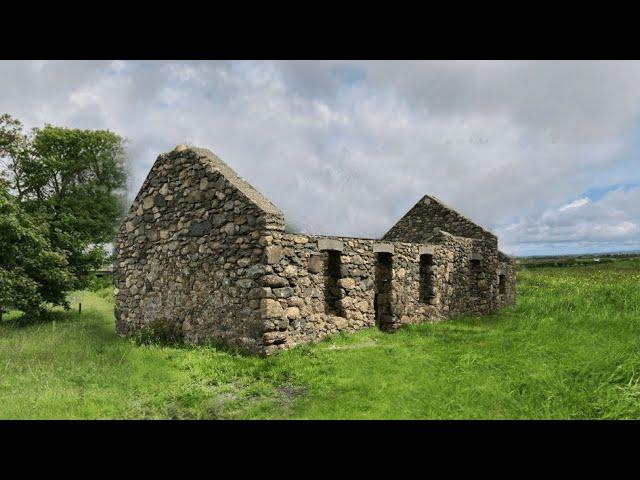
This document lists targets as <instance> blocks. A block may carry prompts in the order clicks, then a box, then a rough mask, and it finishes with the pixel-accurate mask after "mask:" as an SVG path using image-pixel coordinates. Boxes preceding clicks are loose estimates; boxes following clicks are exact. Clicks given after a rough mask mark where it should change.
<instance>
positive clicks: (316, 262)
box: [307, 255, 324, 273]
mask: <svg viewBox="0 0 640 480" xmlns="http://www.w3.org/2000/svg"><path fill="white" fill-rule="evenodd" d="M307 268H308V270H309V272H310V273H320V272H322V270H323V268H324V262H323V259H322V257H321V256H320V255H311V257H310V258H309V264H308V267H307Z"/></svg>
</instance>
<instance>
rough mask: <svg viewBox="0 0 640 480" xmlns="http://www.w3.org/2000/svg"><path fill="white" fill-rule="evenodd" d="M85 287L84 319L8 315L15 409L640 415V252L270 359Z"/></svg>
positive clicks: (1, 387) (257, 414)
mask: <svg viewBox="0 0 640 480" xmlns="http://www.w3.org/2000/svg"><path fill="white" fill-rule="evenodd" d="M98 293H101V292H98ZM82 296H83V298H82V302H83V312H82V314H81V315H78V313H77V311H71V312H54V313H52V315H51V318H49V319H48V320H47V321H40V322H39V323H31V322H29V321H28V319H23V320H22V321H20V320H19V319H18V318H17V317H16V316H15V315H13V316H9V317H8V318H7V317H5V318H7V320H6V321H4V322H3V323H2V324H1V325H0V418H353V419H365V418H374V419H375V418H380V419H383V418H395V419H402V418H472V419H475V418H524V419H528V418H531V419H533V418H552V419H573V418H576V419H577V418H639V417H640V262H639V261H638V260H623V261H616V262H612V263H606V264H599V265H598V264H595V265H588V266H580V267H571V268H557V267H556V268H538V269H535V270H532V271H528V270H524V271H521V272H519V280H518V305H517V307H515V308H509V309H504V310H503V311H501V312H499V313H498V314H495V315H490V316H485V317H463V318H457V319H455V320H452V321H449V322H446V323H440V324H422V325H416V326H413V327H409V328H405V329H402V330H400V331H398V332H396V333H394V334H386V333H382V332H379V331H377V330H375V329H371V330H367V331H362V332H359V333H357V334H354V335H348V336H339V337H335V338H331V339H328V340H325V341H324V342H322V343H320V344H318V345H313V346H303V347H300V348H297V349H294V350H292V351H287V352H283V353H281V354H278V355H276V356H274V357H271V358H267V359H261V358H254V357H249V356H244V355H241V354H239V353H237V352H233V351H230V350H225V349H221V348H215V347H183V346H160V345H154V344H150V345H149V344H143V345H137V344H136V342H134V341H132V340H128V339H122V338H118V337H116V336H115V334H114V325H113V315H112V311H113V307H112V304H111V301H112V300H111V298H110V297H109V295H108V294H107V293H106V292H102V294H101V295H100V294H97V293H87V292H85V293H83V294H82ZM138 343H140V342H138Z"/></svg>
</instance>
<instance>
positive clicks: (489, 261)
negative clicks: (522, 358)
mask: <svg viewBox="0 0 640 480" xmlns="http://www.w3.org/2000/svg"><path fill="white" fill-rule="evenodd" d="M284 225H285V223H284V216H283V214H282V212H281V211H280V210H279V209H278V208H277V207H276V206H275V205H273V204H272V203H271V202H270V201H269V200H268V199H266V198H265V197H264V196H263V195H261V194H260V193H259V192H258V191H257V190H255V189H254V188H253V187H252V186H251V185H249V184H248V183H247V182H246V181H244V180H243V179H242V178H240V177H239V176H238V175H237V174H236V173H235V172H234V171H233V170H232V169H231V168H229V166H227V165H226V164H225V163H224V162H222V161H221V160H220V159H219V158H218V157H216V156H215V155H214V154H213V153H212V152H210V151H209V150H205V149H201V148H188V147H186V146H178V147H176V148H175V149H174V150H173V151H171V152H169V153H165V154H162V155H160V156H159V157H158V158H157V160H156V162H155V164H154V165H153V168H152V169H151V171H150V173H149V175H148V176H147V178H146V180H145V182H144V183H143V185H142V188H141V189H140V192H139V193H138V195H137V197H136V199H135V201H134V202H133V205H132V206H131V209H130V211H129V214H128V216H127V218H126V219H125V221H124V222H123V224H122V226H121V228H120V231H119V233H118V236H117V239H116V250H117V262H116V269H115V274H114V278H115V287H116V290H115V300H116V307H115V314H116V329H117V332H118V333H119V334H123V335H132V334H133V333H135V332H136V331H139V330H140V329H143V328H145V327H147V326H149V325H152V324H155V323H158V324H161V325H163V326H164V327H167V328H170V329H172V330H173V331H175V332H177V333H179V334H180V336H181V337H182V338H183V339H184V341H186V342H190V343H204V342H209V341H213V342H222V343H225V344H229V345H234V346H237V347H240V348H241V349H243V350H246V351H249V352H254V353H259V354H269V353H272V352H273V351H275V350H278V349H281V348H288V347H291V346H294V345H297V344H301V343H308V342H315V341H318V340H320V339H322V338H323V337H325V336H327V335H329V334H333V333H337V332H354V331H356V330H359V329H361V328H367V327H373V326H377V327H379V328H381V329H383V330H394V329H396V328H397V327H398V326H400V325H403V324H409V323H417V322H424V321H438V320H441V319H443V318H446V317H450V316H452V315H457V314H462V313H470V314H483V313H487V312H491V311H493V310H495V309H496V308H498V307H501V306H504V305H511V304H513V303H514V302H515V271H514V262H513V261H512V259H510V258H509V257H508V256H506V255H505V254H503V253H502V252H500V251H499V250H498V241H497V238H496V236H495V235H493V234H492V233H490V232H488V231H487V230H485V229H483V228H482V227H480V226H478V225H476V224H475V223H473V222H472V221H470V220H468V219H467V218H465V217H463V216H462V215H460V214H459V213H457V212H455V211H454V210H453V209H451V208H450V207H448V206H446V205H444V204H443V203H442V202H441V201H439V200H437V199H436V198H434V197H430V196H427V195H425V196H424V197H423V198H421V199H420V200H419V201H418V203H417V204H416V205H415V206H414V207H413V208H412V209H411V210H409V212H407V214H406V215H405V216H404V217H402V218H401V219H400V221H399V222H398V223H396V224H395V225H394V226H393V227H392V228H391V229H390V230H389V231H388V232H387V233H386V234H385V235H384V236H383V237H382V238H381V239H369V238H345V237H329V236H323V235H302V234H296V233H286V232H285V229H284Z"/></svg>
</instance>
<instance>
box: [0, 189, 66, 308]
mask: <svg viewBox="0 0 640 480" xmlns="http://www.w3.org/2000/svg"><path fill="white" fill-rule="evenodd" d="M67 267H68V265H67V260H66V258H65V256H64V255H63V254H62V253H61V252H59V251H56V250H54V249H53V248H52V247H51V245H50V243H49V240H48V232H47V228H46V224H41V223H38V222H36V221H35V220H34V219H33V218H31V216H30V215H29V214H28V213H26V212H24V211H23V210H22V209H21V208H20V205H19V204H18V202H17V200H16V199H15V198H14V197H13V196H12V195H11V194H9V192H8V191H7V187H6V186H4V185H1V184H0V312H3V311H8V310H9V309H17V310H22V311H24V312H29V313H30V314H31V315H34V314H36V313H37V312H39V310H41V309H42V307H43V304H44V303H51V304H54V305H63V306H66V305H67V303H66V299H65V292H66V291H68V290H69V289H70V288H71V286H72V280H73V279H72V276H71V274H70V272H69V271H68V268H67Z"/></svg>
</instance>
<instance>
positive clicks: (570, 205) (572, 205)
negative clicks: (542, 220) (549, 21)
mask: <svg viewBox="0 0 640 480" xmlns="http://www.w3.org/2000/svg"><path fill="white" fill-rule="evenodd" d="M590 202H591V200H589V199H588V198H587V197H584V198H579V199H578V200H574V201H573V202H571V203H567V204H566V205H563V206H561V207H560V208H559V209H558V211H559V212H565V211H567V210H571V209H574V208H580V207H584V206H585V205H588V204H589V203H590Z"/></svg>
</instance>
